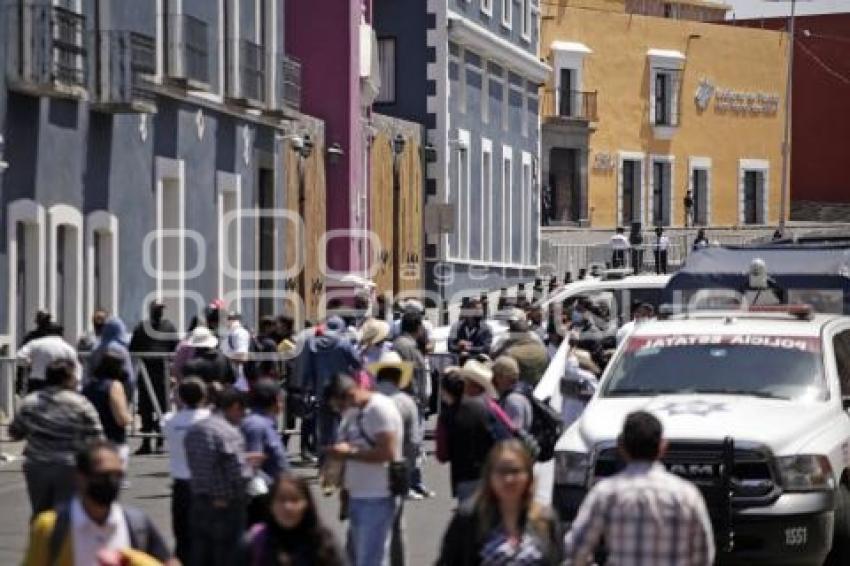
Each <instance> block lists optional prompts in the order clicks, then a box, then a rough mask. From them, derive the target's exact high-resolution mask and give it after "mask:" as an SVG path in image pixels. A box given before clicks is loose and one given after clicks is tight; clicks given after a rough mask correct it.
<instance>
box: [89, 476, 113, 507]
mask: <svg viewBox="0 0 850 566" xmlns="http://www.w3.org/2000/svg"><path fill="white" fill-rule="evenodd" d="M120 492H121V478H120V477H118V476H112V475H101V476H92V477H90V478H89V480H88V485H87V486H86V495H87V496H88V497H89V498H91V500H92V501H94V502H95V503H97V504H98V505H102V506H104V507H106V506H109V505H112V503H114V502H115V501H116V500H117V499H118V494H119V493H120Z"/></svg>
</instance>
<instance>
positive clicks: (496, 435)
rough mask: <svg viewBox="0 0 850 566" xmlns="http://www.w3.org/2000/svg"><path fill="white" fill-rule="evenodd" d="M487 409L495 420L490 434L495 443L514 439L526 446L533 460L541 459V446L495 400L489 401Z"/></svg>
mask: <svg viewBox="0 0 850 566" xmlns="http://www.w3.org/2000/svg"><path fill="white" fill-rule="evenodd" d="M487 408H488V410H489V412H490V417H491V418H492V420H493V427H492V428H491V431H490V434H491V435H492V436H493V440H494V441H495V442H499V441H501V440H506V439H510V438H514V439H516V440H519V441H520V442H521V443H522V445H523V446H525V449H526V450H528V453H529V454H531V457H532V458H533V459H535V460H537V459H539V454H540V446H538V445H537V440H535V438H534V436H533V435H532V434H531V433H528V432H526V431H525V430H523V429H521V428H519V427H517V426H516V425H514V423H513V421H511V418H510V417H509V416H508V415H507V414H506V413H505V411H504V409H502V407H500V406H499V404H498V403H497V402H496V401H495V400H494V399H487Z"/></svg>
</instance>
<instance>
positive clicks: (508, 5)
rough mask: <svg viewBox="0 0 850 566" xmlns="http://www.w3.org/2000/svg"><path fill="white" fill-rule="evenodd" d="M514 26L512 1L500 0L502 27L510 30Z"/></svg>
mask: <svg viewBox="0 0 850 566" xmlns="http://www.w3.org/2000/svg"><path fill="white" fill-rule="evenodd" d="M513 25H514V0H502V27H503V28H505V29H511V28H512V27H513Z"/></svg>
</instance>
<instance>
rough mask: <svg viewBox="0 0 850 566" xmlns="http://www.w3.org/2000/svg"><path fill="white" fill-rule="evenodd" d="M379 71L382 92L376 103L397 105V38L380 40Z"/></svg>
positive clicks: (379, 93)
mask: <svg viewBox="0 0 850 566" xmlns="http://www.w3.org/2000/svg"><path fill="white" fill-rule="evenodd" d="M378 69H379V72H380V74H381V90H380V91H379V92H378V97H377V98H376V99H375V102H376V103H378V104H393V103H395V38H392V37H383V38H380V39H378Z"/></svg>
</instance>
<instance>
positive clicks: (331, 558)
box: [236, 472, 346, 566]
mask: <svg viewBox="0 0 850 566" xmlns="http://www.w3.org/2000/svg"><path fill="white" fill-rule="evenodd" d="M236 563H237V564H246V565H250V566H312V565H314V564H322V565H323V566H344V565H345V564H346V562H345V559H344V558H343V554H342V552H341V551H340V549H339V546H338V545H337V543H336V540H335V539H334V536H333V534H332V533H331V532H330V531H329V530H328V529H327V528H326V527H325V526H324V525H323V524H322V522H321V520H320V519H319V513H318V510H317V508H316V503H315V501H314V500H313V496H312V494H311V493H310V487H309V486H308V485H307V481H306V480H304V479H303V478H298V477H295V476H293V475H291V474H289V473H286V472H285V473H283V474H281V475H279V476H278V477H277V478H275V481H274V483H273V484H272V487H271V489H270V490H269V514H268V517H267V519H266V520H265V521H263V522H261V523H258V524H256V525H254V526H253V527H252V528H251V531H250V532H249V533H248V534H247V535H246V537H245V540H244V542H243V545H242V549H241V560H239V561H238V562H236Z"/></svg>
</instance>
